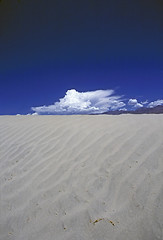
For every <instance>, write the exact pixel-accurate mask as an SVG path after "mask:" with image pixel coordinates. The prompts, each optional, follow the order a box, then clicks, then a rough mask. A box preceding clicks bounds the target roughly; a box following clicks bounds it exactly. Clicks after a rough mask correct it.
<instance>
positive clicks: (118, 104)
mask: <svg viewBox="0 0 163 240" xmlns="http://www.w3.org/2000/svg"><path fill="white" fill-rule="evenodd" d="M113 94H114V90H97V91H89V92H78V91H76V90H75V89H71V90H68V91H67V92H66V95H65V96H64V97H63V98H61V99H59V101H58V102H55V103H54V104H52V105H49V106H45V105H44V106H39V107H32V108H31V109H32V110H33V111H34V112H35V113H37V114H92V113H103V112H106V111H108V110H116V109H119V108H122V107H124V106H125V105H126V104H125V103H124V102H123V101H122V100H121V96H116V95H113Z"/></svg>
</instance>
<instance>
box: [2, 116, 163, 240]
mask: <svg viewBox="0 0 163 240" xmlns="http://www.w3.org/2000/svg"><path fill="white" fill-rule="evenodd" d="M0 170H1V171H0V239H1V240H8V239H9V240H52V239H54V240H109V239H110V240H156V239H163V115H120V116H102V115H99V116H1V117H0Z"/></svg>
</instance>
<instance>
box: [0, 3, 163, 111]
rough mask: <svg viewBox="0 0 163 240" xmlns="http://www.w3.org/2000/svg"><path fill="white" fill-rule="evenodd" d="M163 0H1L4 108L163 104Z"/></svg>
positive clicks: (0, 97)
mask: <svg viewBox="0 0 163 240" xmlns="http://www.w3.org/2000/svg"><path fill="white" fill-rule="evenodd" d="M162 12H163V2H162V0H148V1H147V0H141V1H139V0H132V1H131V0H123V1H122V0H114V1H113V0H101V1H99V0H78V1H76V0H35V1H33V0H28V1H27V0H19V1H18V0H0V115H6V114H7V115H10V114H11V115H15V114H18V113H19V114H28V113H29V114H32V113H35V114H71V113H73V114H76V113H96V112H98V113H100V112H102V111H103V110H116V109H122V108H123V109H135V108H137V107H143V106H147V107H152V106H156V105H158V104H163V44H162V43H163V30H162V29H163V14H162Z"/></svg>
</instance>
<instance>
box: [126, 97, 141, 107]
mask: <svg viewBox="0 0 163 240" xmlns="http://www.w3.org/2000/svg"><path fill="white" fill-rule="evenodd" d="M128 105H130V106H133V107H134V108H139V107H143V104H141V103H139V102H138V100H137V99H135V98H131V99H129V101H128Z"/></svg>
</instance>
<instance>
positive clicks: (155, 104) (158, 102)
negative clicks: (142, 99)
mask: <svg viewBox="0 0 163 240" xmlns="http://www.w3.org/2000/svg"><path fill="white" fill-rule="evenodd" d="M159 105H163V99H158V100H156V101H154V102H150V103H149V104H148V107H149V108H153V107H156V106H159Z"/></svg>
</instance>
